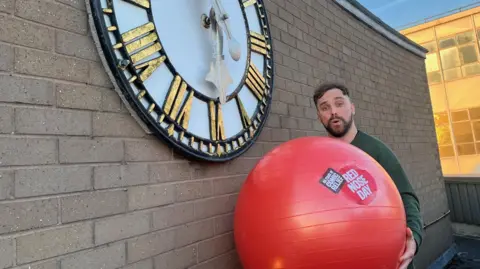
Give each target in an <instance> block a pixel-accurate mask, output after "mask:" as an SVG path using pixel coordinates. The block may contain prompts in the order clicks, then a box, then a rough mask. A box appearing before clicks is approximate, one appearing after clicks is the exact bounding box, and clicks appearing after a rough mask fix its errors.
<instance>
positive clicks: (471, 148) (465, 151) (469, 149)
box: [457, 143, 475, 155]
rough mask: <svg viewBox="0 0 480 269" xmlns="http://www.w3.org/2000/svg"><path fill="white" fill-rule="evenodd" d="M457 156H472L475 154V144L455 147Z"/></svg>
mask: <svg viewBox="0 0 480 269" xmlns="http://www.w3.org/2000/svg"><path fill="white" fill-rule="evenodd" d="M457 151H458V155H473V154H475V144H473V143H471V144H461V145H457Z"/></svg>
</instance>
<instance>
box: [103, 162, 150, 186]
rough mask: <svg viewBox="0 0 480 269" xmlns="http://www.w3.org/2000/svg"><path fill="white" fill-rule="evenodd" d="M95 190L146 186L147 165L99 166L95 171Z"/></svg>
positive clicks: (147, 179)
mask: <svg viewBox="0 0 480 269" xmlns="http://www.w3.org/2000/svg"><path fill="white" fill-rule="evenodd" d="M94 182H95V183H94V184H95V189H107V188H117V187H126V186H134V185H140V184H146V183H148V182H149V178H148V165H147V164H128V165H109V166H98V167H95V170H94Z"/></svg>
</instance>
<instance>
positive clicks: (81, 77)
mask: <svg viewBox="0 0 480 269" xmlns="http://www.w3.org/2000/svg"><path fill="white" fill-rule="evenodd" d="M15 71H16V72H17V73H22V74H27V75H34V76H42V77H49V78H56V79H63V80H68V81H75V82H87V81H88V71H89V66H88V62H86V61H84V60H78V59H74V58H69V57H65V56H60V55H55V54H51V53H46V52H39V51H34V50H27V49H23V48H16V49H15Z"/></svg>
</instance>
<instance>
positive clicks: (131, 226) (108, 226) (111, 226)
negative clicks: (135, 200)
mask: <svg viewBox="0 0 480 269" xmlns="http://www.w3.org/2000/svg"><path fill="white" fill-rule="evenodd" d="M150 217H151V214H150V213H146V212H137V213H130V214H126V215H121V216H115V217H110V218H106V219H102V220H98V221H96V222H95V244H96V245H102V244H105V243H109V242H114V241H118V240H121V239H125V238H129V237H133V236H136V235H141V234H145V233H147V232H149V230H150V222H151V219H150Z"/></svg>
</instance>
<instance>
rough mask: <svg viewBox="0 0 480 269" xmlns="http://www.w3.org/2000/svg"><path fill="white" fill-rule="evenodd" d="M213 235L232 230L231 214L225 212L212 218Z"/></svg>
mask: <svg viewBox="0 0 480 269" xmlns="http://www.w3.org/2000/svg"><path fill="white" fill-rule="evenodd" d="M214 223H215V235H219V234H223V233H226V232H230V231H233V214H226V215H222V216H219V217H216V218H215V219H214Z"/></svg>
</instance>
